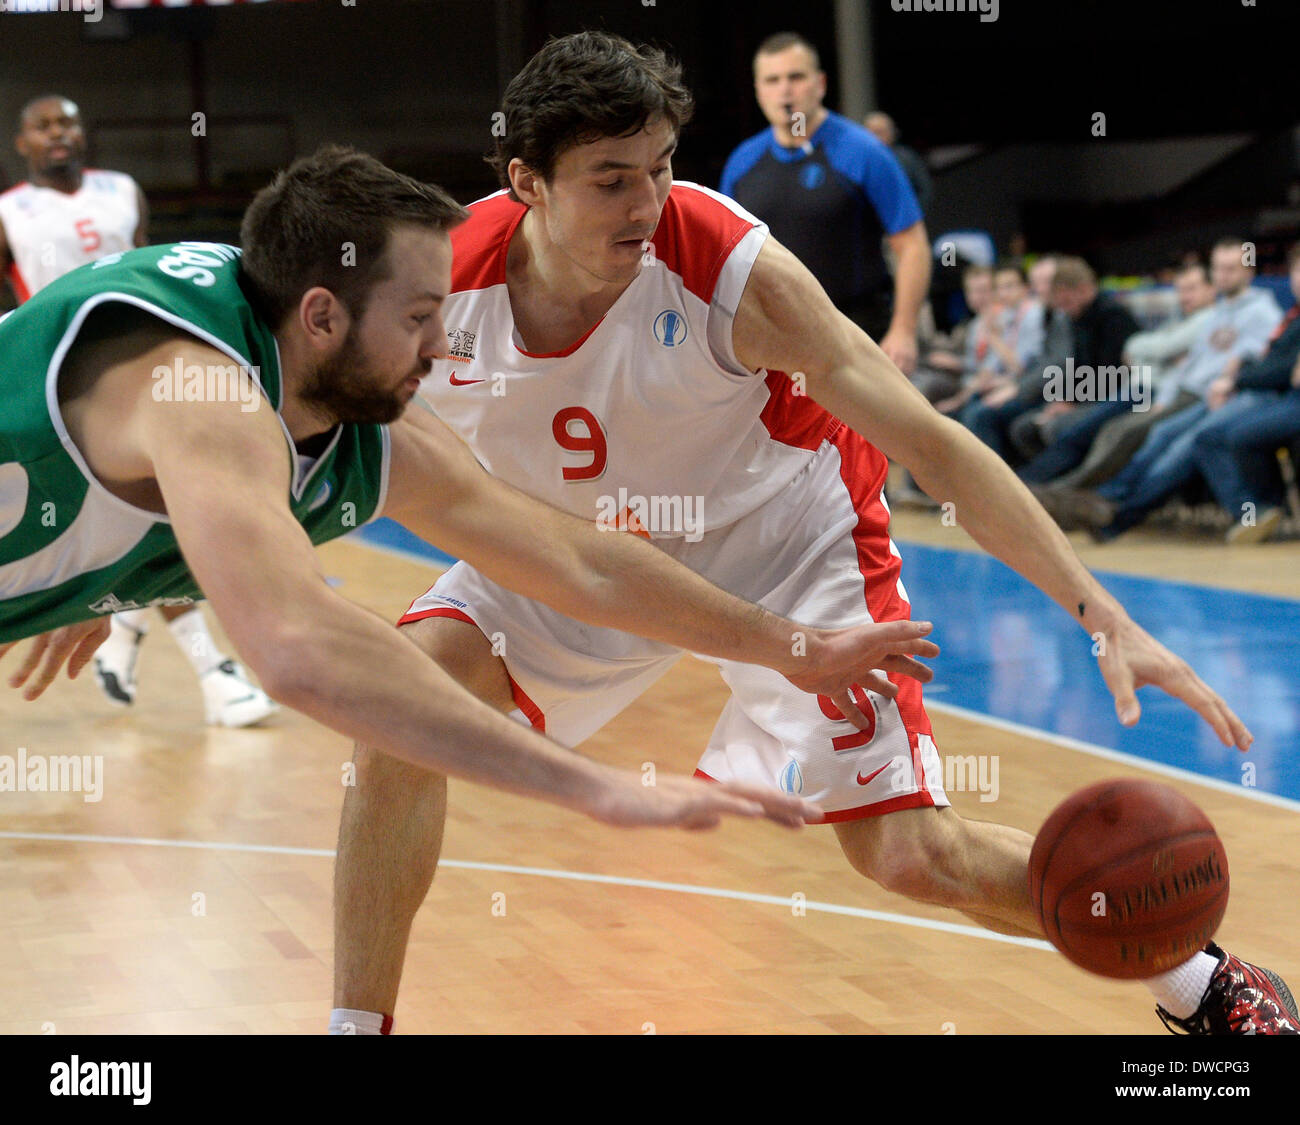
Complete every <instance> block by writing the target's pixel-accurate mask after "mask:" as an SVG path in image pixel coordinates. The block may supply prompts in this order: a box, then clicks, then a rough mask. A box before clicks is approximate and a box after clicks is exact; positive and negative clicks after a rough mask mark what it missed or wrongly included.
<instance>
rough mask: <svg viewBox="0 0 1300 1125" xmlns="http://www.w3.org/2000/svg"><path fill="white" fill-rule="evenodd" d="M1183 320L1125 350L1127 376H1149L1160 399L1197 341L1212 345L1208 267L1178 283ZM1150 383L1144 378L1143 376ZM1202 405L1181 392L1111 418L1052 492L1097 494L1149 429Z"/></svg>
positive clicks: (1191, 270) (1190, 271)
mask: <svg viewBox="0 0 1300 1125" xmlns="http://www.w3.org/2000/svg"><path fill="white" fill-rule="evenodd" d="M1174 289H1175V291H1176V292H1177V295H1178V307H1179V309H1180V311H1181V315H1180V316H1176V317H1173V318H1171V319H1170V320H1169V321H1167V322H1166V323H1165V324H1162V325H1161V326H1160V327H1159V328H1154V329H1152V330H1151V331H1150V332H1139V333H1138V334H1137V335H1136V336H1132V337H1130V338H1129V341H1128V343H1127V344H1125V345H1124V362H1125V364H1126V365H1127V366H1128V368H1129V370H1130V371H1132V370H1134V369H1141V370H1142V371H1143V372H1144V373H1145V372H1148V371H1149V372H1150V376H1149V379H1148V385H1149V386H1151V387H1153V388H1154V389H1155V392H1156V393H1157V394H1158V393H1159V391H1160V388H1161V387H1162V386H1163V385H1164V384H1165V382H1166V381H1167V380H1169V379H1170V378H1172V377H1173V373H1174V370H1175V368H1176V365H1177V364H1176V361H1181V360H1182V359H1183V358H1184V357H1185V356H1186V355H1187V354H1188V352H1189V351H1190V350H1191V347H1192V345H1193V344H1194V343H1195V342H1196V341H1197V340H1198V339H1202V338H1204V339H1207V340H1208V339H1209V337H1210V335H1211V332H1212V329H1211V327H1210V323H1209V322H1210V320H1211V318H1212V315H1213V314H1212V312H1211V310H1212V308H1213V306H1214V300H1215V296H1216V293H1215V289H1214V286H1213V285H1212V284H1210V277H1209V274H1208V273H1207V272H1206V269H1205V265H1204V264H1203V263H1202V262H1200V261H1196V262H1194V263H1193V264H1192V265H1182V266H1180V267H1179V270H1178V273H1177V275H1176V277H1175V279H1174ZM1143 377H1144V378H1147V377H1146V375H1145V374H1144V375H1143ZM1197 401H1198V399H1197V397H1196V396H1195V395H1194V394H1192V393H1191V392H1190V391H1180V392H1179V393H1178V396H1177V397H1176V398H1175V399H1174V400H1173V402H1172V403H1170V405H1169V406H1168V408H1167V409H1159V408H1153V409H1151V410H1129V411H1126V412H1125V413H1123V414H1120V415H1119V416H1118V417H1117V418H1112V419H1111V420H1110V421H1109V422H1107V423H1106V424H1105V425H1104V426H1103V427H1102V428H1101V430H1100V432H1099V433H1098V434H1097V437H1096V439H1095V440H1094V441H1093V443H1092V445H1091V446H1090V447H1089V449H1088V452H1087V455H1086V456H1085V457H1084V459H1083V463H1082V464H1080V465H1079V466H1078V467H1077V468H1075V469H1071V470H1070V471H1069V472H1067V473H1065V474H1063V475H1061V476H1058V477H1057V478H1056V479H1055V480H1053V481H1052V482H1051V485H1050V487H1053V488H1093V487H1096V486H1097V485H1099V484H1102V483H1104V482H1105V481H1108V480H1110V479H1111V478H1112V477H1113V476H1114V475H1115V474H1116V473H1118V472H1119V471H1120V470H1121V469H1122V468H1124V466H1125V465H1127V464H1128V462H1129V460H1130V459H1131V458H1132V457H1133V455H1134V454H1135V453H1136V452H1137V451H1138V450H1139V449H1140V448H1141V446H1142V443H1143V442H1144V441H1145V440H1146V436H1147V434H1148V433H1150V432H1151V427H1152V426H1154V425H1155V424H1156V422H1158V421H1159V420H1160V419H1161V418H1164V417H1167V416H1168V414H1169V413H1172V412H1174V411H1176V410H1181V409H1184V408H1185V407H1188V406H1191V405H1193V404H1194V403H1196V402H1197Z"/></svg>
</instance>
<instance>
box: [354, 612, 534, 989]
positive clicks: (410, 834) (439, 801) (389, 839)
mask: <svg viewBox="0 0 1300 1125" xmlns="http://www.w3.org/2000/svg"><path fill="white" fill-rule="evenodd" d="M402 635H403V636H405V637H407V638H408V639H409V640H411V641H413V642H414V643H415V644H416V646H417V647H418V648H420V649H421V650H422V651H423V652H425V653H427V654H428V655H429V656H431V657H432V658H433V659H434V660H436V661H437V662H438V663H439V664H440V665H441V666H442V667H443V669H444V670H445V671H446V672H447V673H448V675H450V676H452V677H453V678H454V679H455V680H456V681H457V682H459V683H460V684H461V685H462V686H464V687H465V688H467V689H468V690H469V691H471V692H473V694H475V695H477V696H478V697H479V698H480V699H482V700H483V701H484V702H486V703H488V704H490V705H491V706H493V707H496V708H497V709H498V710H501V711H504V712H507V713H508V712H510V711H511V710H513V709H514V707H515V703H514V699H513V697H512V695H511V691H510V681H509V678H508V677H507V675H506V669H505V664H504V663H503V662H502V661H501V658H500V657H498V656H494V655H493V654H492V645H491V642H490V641H489V640H488V639H487V638H486V637H485V636H484V635H483V634H482V633H481V632H479V630H478V629H477V628H475V627H474V626H473V625H470V624H468V623H466V622H464V621H457V620H455V619H454V618H449V617H429V618H425V619H424V620H423V621H416V622H413V623H412V624H410V625H407V626H404V627H403V629H402ZM352 760H353V762H354V763H355V764H356V771H357V772H356V785H355V786H349V787H348V789H347V790H346V792H345V793H344V797H343V815H342V819H341V821H340V824H339V844H338V858H337V860H336V861H335V866H334V1007H335V1009H336V1010H338V1009H350V1010H353V1011H359V1012H376V1013H386V1014H389V1015H391V1014H392V1012H393V1009H394V1007H395V1006H396V1004H397V988H398V985H399V983H400V982H401V978H402V964H403V961H404V960H405V958H406V945H407V940H408V938H409V936H410V932H411V922H412V921H413V920H414V918H415V912H416V911H417V910H419V908H420V904H421V903H422V902H423V901H424V899H425V896H426V895H427V894H428V893H429V886H430V884H431V883H432V882H433V876H434V872H435V871H436V870H437V867H438V856H439V853H440V851H441V849H442V829H443V823H444V821H445V819H446V812H447V779H446V778H445V777H444V776H442V775H441V774H436V773H432V772H431V771H429V770H423V769H417V768H416V767H415V766H412V765H409V764H408V763H406V762H403V761H400V760H399V759H397V758H394V757H392V756H390V755H388V754H385V753H383V752H382V751H380V750H375V749H371V748H368V747H364V746H360V745H358V746H357V748H356V751H355V753H354V754H353V759H352Z"/></svg>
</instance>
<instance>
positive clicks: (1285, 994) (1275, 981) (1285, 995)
mask: <svg viewBox="0 0 1300 1125" xmlns="http://www.w3.org/2000/svg"><path fill="white" fill-rule="evenodd" d="M1259 971H1260V972H1261V973H1263V974H1264V975H1265V976H1266V977H1268V979H1269V981H1270V982H1271V983H1272V985H1273V987H1274V988H1275V989H1276V990H1277V994H1278V996H1279V997H1280V998H1281V1000H1282V1001H1283V1003H1285V1004H1286V1007H1287V1011H1288V1013H1289V1014H1290V1016H1291V1021H1292V1022H1293V1023H1296V1024H1300V1012H1297V1011H1296V1006H1295V997H1294V996H1292V995H1291V990H1290V989H1289V988H1287V986H1286V981H1284V980H1283V979H1282V978H1281V977H1280V976H1278V975H1277V973H1275V972H1273V970H1272V969H1265V968H1260V970H1259Z"/></svg>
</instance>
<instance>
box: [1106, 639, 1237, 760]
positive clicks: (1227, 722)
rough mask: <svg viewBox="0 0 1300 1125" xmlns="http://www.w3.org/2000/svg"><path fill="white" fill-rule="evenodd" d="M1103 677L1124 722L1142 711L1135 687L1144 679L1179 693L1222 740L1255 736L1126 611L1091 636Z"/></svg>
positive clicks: (1132, 720)
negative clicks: (1123, 615)
mask: <svg viewBox="0 0 1300 1125" xmlns="http://www.w3.org/2000/svg"><path fill="white" fill-rule="evenodd" d="M1094 647H1095V648H1096V649H1097V663H1098V665H1100V667H1101V675H1102V679H1104V680H1105V681H1106V687H1107V688H1109V689H1110V693H1111V695H1113V696H1114V697H1115V713H1116V714H1117V715H1118V716H1119V721H1120V722H1121V723H1123V724H1124V725H1125V726H1126V727H1131V726H1133V725H1134V724H1135V723H1136V722H1137V721H1138V719H1139V718H1140V717H1141V714H1142V707H1141V705H1140V704H1139V703H1138V701H1137V694H1136V692H1137V689H1138V688H1140V687H1144V686H1145V685H1147V684H1153V685H1154V686H1156V687H1158V688H1163V689H1164V690H1165V691H1167V692H1168V693H1169V694H1170V695H1172V696H1173V697H1174V698H1175V699H1181V700H1182V701H1183V702H1184V703H1186V704H1187V706H1189V707H1190V708H1192V710H1193V711H1195V712H1196V713H1197V714H1198V715H1200V716H1201V717H1202V718H1203V719H1204V720H1205V721H1206V722H1207V723H1209V724H1210V726H1212V727H1213V728H1214V733H1215V734H1217V735H1218V736H1219V741H1220V742H1222V743H1223V744H1224V745H1225V746H1236V747H1237V748H1238V749H1240V750H1249V749H1250V744H1251V743H1252V742H1253V741H1254V740H1255V736H1254V735H1252V734H1251V733H1250V731H1249V730H1247V729H1246V724H1245V723H1243V722H1242V721H1241V720H1240V719H1239V718H1237V716H1236V715H1235V714H1233V712H1232V709H1231V708H1230V707H1229V706H1228V705H1227V704H1226V703H1225V702H1224V701H1223V700H1222V699H1220V698H1219V696H1218V694H1217V693H1216V692H1214V691H1213V690H1211V688H1210V687H1209V685H1208V684H1206V683H1205V682H1204V681H1203V680H1202V679H1201V678H1200V676H1198V675H1197V674H1196V673H1195V672H1193V671H1192V669H1191V666H1190V665H1188V663H1187V662H1186V661H1185V660H1182V659H1181V658H1179V657H1177V656H1175V655H1174V654H1173V653H1172V652H1170V651H1169V650H1168V649H1167V648H1165V646H1164V645H1162V644H1161V643H1160V642H1159V641H1157V640H1156V639H1155V638H1154V637H1153V636H1151V634H1149V633H1148V632H1147V631H1146V630H1145V629H1143V628H1142V627H1141V626H1139V625H1137V624H1136V623H1135V622H1134V621H1132V620H1131V619H1130V618H1127V617H1125V618H1124V619H1123V620H1122V621H1121V622H1120V623H1119V624H1118V625H1116V626H1114V627H1112V628H1110V629H1107V630H1104V631H1103V632H1102V635H1101V636H1100V637H1098V638H1096V640H1095V641H1094Z"/></svg>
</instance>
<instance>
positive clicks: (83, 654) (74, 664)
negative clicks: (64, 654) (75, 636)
mask: <svg viewBox="0 0 1300 1125" xmlns="http://www.w3.org/2000/svg"><path fill="white" fill-rule="evenodd" d="M109 628H110V626H109V623H108V622H107V621H103V622H96V627H95V628H94V629H93V630H92V631H91V632H89V633H87V634H86V635H85V636H84V637H82V638H81V641H80V642H79V643H78V645H77V647H76V649H75V650H74V651H73V653H72V656H71V657H69V658H68V679H70V680H75V679H76V678H77V676H78V674H79V673H80V672H81V670H82V669H83V668H84V667H85V666H86V665H87V664H89V663H90V661H91V658H92V657H93V656H94V655H95V653H96V652H98V651H99V646H100V645H102V644H103V643H104V642H105V641H106V640H108V634H109Z"/></svg>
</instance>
